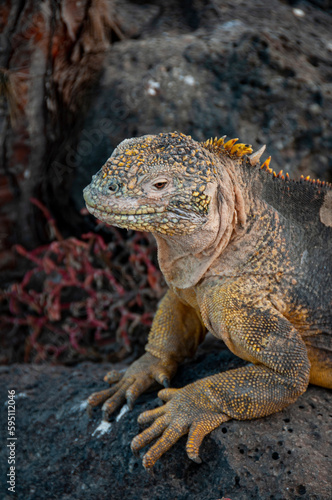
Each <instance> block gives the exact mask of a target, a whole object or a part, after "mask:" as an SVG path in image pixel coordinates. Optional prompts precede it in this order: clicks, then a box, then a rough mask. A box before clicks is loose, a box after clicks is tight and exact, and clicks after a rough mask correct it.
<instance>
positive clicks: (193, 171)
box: [84, 132, 251, 235]
mask: <svg viewBox="0 0 332 500" xmlns="http://www.w3.org/2000/svg"><path fill="white" fill-rule="evenodd" d="M220 141H222V142H223V140H220ZM220 141H219V143H220V146H221V142H220ZM211 144H212V142H211ZM233 144H234V143H233ZM202 146H205V147H202ZM208 146H209V142H207V143H203V145H202V144H200V143H198V142H196V141H194V140H193V139H192V138H191V137H190V136H186V135H184V134H181V133H176V132H174V133H167V134H159V135H146V136H143V137H140V138H137V139H127V140H125V141H123V142H121V144H120V145H119V146H118V147H117V148H116V149H115V150H114V152H113V154H112V156H111V157H110V158H109V159H108V160H107V162H106V163H105V165H104V166H103V167H102V169H101V170H100V171H99V172H98V173H97V174H96V175H95V176H93V179H92V182H91V184H90V185H89V186H87V187H86V188H85V189H84V199H85V202H86V205H87V208H88V210H89V211H90V212H91V213H92V214H93V215H95V216H96V217H97V218H98V219H100V220H102V221H104V222H106V223H108V224H112V225H115V226H119V227H125V228H128V229H136V230H139V231H149V232H152V233H161V234H167V235H179V234H188V233H191V232H193V231H195V230H197V229H199V228H201V227H202V226H203V225H204V224H206V222H207V221H208V218H209V212H210V211H211V201H212V200H213V197H214V196H215V195H216V189H217V184H218V179H219V180H220V171H219V172H218V169H217V165H216V163H215V162H214V159H213V155H212V154H211V152H210V151H209V149H208ZM223 146H225V145H223ZM242 146H243V145H242ZM231 147H233V145H231ZM226 151H227V149H226ZM248 151H249V150H248ZM250 151H251V150H250Z"/></svg>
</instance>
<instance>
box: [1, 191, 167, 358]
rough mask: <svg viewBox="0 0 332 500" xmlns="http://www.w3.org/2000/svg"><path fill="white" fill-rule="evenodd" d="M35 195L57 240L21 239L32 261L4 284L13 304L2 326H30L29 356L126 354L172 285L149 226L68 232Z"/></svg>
mask: <svg viewBox="0 0 332 500" xmlns="http://www.w3.org/2000/svg"><path fill="white" fill-rule="evenodd" d="M31 201H32V203H34V204H35V205H36V206H37V207H38V208H39V209H40V210H41V211H42V213H43V215H44V216H45V218H46V220H47V222H48V225H49V227H50V230H51V233H52V234H53V236H54V238H55V240H54V241H52V242H51V243H50V244H48V245H43V246H40V247H38V248H36V249H34V250H32V251H27V250H26V249H25V248H23V247H22V246H20V245H16V247H15V249H16V252H17V253H18V254H19V255H20V256H22V257H24V258H25V259H28V261H29V262H30V269H29V270H28V271H26V273H25V275H24V276H23V279H22V280H21V281H20V282H17V283H12V284H11V285H10V286H9V287H8V289H7V290H2V291H0V302H1V303H2V309H3V308H4V307H3V305H4V304H5V305H6V306H7V307H5V309H7V310H6V311H5V314H3V315H2V317H1V318H0V328H1V329H2V331H7V332H8V335H9V334H10V331H11V330H13V329H15V331H17V328H21V330H22V328H23V330H24V337H25V347H24V359H23V360H24V361H25V362H31V361H33V362H40V361H53V362H67V363H68V362H70V363H72V362H75V361H82V360H83V359H102V360H109V359H112V360H119V359H121V358H123V357H124V356H125V355H126V354H127V353H128V352H129V351H130V350H131V338H133V339H134V340H135V341H136V340H138V337H143V338H142V341H143V342H144V340H145V337H146V333H147V331H148V327H149V326H150V325H151V322H152V317H153V312H154V310H155V308H156V302H157V300H159V299H160V297H161V296H162V294H163V293H164V291H165V288H164V284H163V279H162V275H161V273H160V271H159V270H158V269H157V267H156V265H155V263H154V262H153V260H152V259H153V254H154V245H153V243H152V240H150V237H149V235H146V234H144V233H130V234H129V237H128V238H124V237H123V234H122V232H120V231H118V230H117V229H116V228H111V235H112V238H111V242H110V243H108V244H106V243H105V241H104V239H103V238H102V236H101V235H98V234H96V233H92V232H89V233H87V234H83V235H82V236H81V238H80V239H78V238H74V237H71V238H67V239H64V238H63V237H62V235H61V234H60V232H59V230H58V228H57V226H56V223H55V221H54V219H53V218H52V216H51V214H50V213H49V211H48V210H47V208H46V207H45V206H44V205H42V204H41V203H40V202H39V201H38V200H36V199H32V200H31ZM130 334H131V335H130ZM130 337H131V338H130ZM7 341H8V338H7ZM143 342H141V344H143ZM9 361H10V360H9ZM7 362H8V361H7Z"/></svg>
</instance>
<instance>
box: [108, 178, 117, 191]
mask: <svg viewBox="0 0 332 500" xmlns="http://www.w3.org/2000/svg"><path fill="white" fill-rule="evenodd" d="M118 189H119V184H118V183H117V182H115V181H113V182H111V183H110V185H109V186H108V190H109V191H111V193H116V192H117V191H118Z"/></svg>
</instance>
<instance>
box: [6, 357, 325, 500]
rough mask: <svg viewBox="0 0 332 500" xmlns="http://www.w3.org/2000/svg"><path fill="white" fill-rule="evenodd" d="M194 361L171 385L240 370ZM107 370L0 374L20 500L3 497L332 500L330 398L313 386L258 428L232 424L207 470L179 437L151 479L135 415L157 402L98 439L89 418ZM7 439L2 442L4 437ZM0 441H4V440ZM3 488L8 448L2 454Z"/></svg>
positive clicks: (209, 443)
mask: <svg viewBox="0 0 332 500" xmlns="http://www.w3.org/2000/svg"><path fill="white" fill-rule="evenodd" d="M209 351H210V352H205V353H202V351H201V353H199V354H198V355H197V357H196V360H194V361H190V362H189V363H187V364H186V365H184V366H183V367H181V369H180V371H179V373H178V375H177V376H176V378H175V379H174V384H173V385H174V386H182V385H183V384H186V383H188V382H191V381H193V380H194V379H196V378H199V377H202V376H205V375H207V374H211V373H215V372H217V371H219V370H220V369H221V370H225V369H228V368H235V367H238V366H240V365H242V364H243V361H242V360H239V359H238V358H236V357H235V356H233V355H232V354H231V353H230V352H229V351H227V350H223V349H221V350H219V352H218V351H217V352H216V351H215V349H210V350H209ZM109 369H110V366H109V365H108V366H106V365H94V364H91V363H84V364H81V365H78V366H77V367H75V368H67V367H50V366H37V365H32V366H31V365H30V366H28V365H13V366H11V367H2V368H1V372H0V377H1V384H0V387H1V402H2V403H1V404H2V419H1V420H2V422H3V424H2V425H3V428H5V427H4V426H5V424H4V422H5V421H6V407H4V403H5V401H6V400H7V390H8V389H15V390H16V394H17V397H16V416H17V419H16V432H17V434H16V435H17V442H16V457H17V478H16V481H17V482H16V495H13V494H12V493H9V492H8V491H7V492H6V491H5V490H4V489H3V488H2V492H1V493H2V495H1V497H2V498H5V499H8V500H9V499H12V498H18V499H23V498H24V500H32V499H33V500H39V499H40V500H44V499H46V498H47V499H48V500H50V499H59V498H61V499H62V500H66V499H76V498H77V499H79V498H86V499H95V498H98V499H101V500H103V499H110V498H111V499H112V500H123V499H124V498H125V499H126V500H131V499H135V500H136V499H138V498H139V499H142V500H168V499H172V500H174V499H177V500H182V499H190V500H191V499H195V500H196V499H197V500H202V499H204V500H217V499H221V498H222V497H223V496H224V497H226V498H230V499H231V500H248V499H260V500H265V499H266V500H282V499H287V500H288V499H292V500H293V499H294V500H295V499H296V500H300V499H307V500H328V499H330V498H331V472H330V471H331V448H329V446H330V445H329V442H328V437H329V432H330V431H331V404H332V394H331V391H328V390H325V389H322V388H318V387H314V386H310V387H309V389H308V391H307V392H306V393H305V394H304V395H303V396H301V397H300V398H299V399H298V401H297V402H296V403H295V404H293V405H292V406H290V407H289V408H287V409H285V410H284V411H282V412H280V413H278V414H275V415H272V416H270V417H266V418H264V419H260V420H255V421H246V422H238V421H230V422H227V423H225V424H224V425H222V426H221V427H220V428H218V429H217V430H215V431H214V432H212V434H211V435H210V436H208V437H207V438H206V439H205V440H204V442H203V445H202V447H201V458H202V459H203V463H202V464H201V465H197V464H195V463H193V462H191V461H190V460H189V459H188V458H187V456H186V453H185V442H186V438H182V439H181V440H180V441H179V442H178V443H177V444H176V445H175V446H174V447H173V448H172V449H171V450H170V451H169V452H168V453H167V454H166V455H165V456H164V457H162V458H161V460H160V461H159V462H158V463H157V465H156V467H155V471H154V476H153V477H151V476H150V475H149V474H148V473H147V472H145V471H144V469H143V467H142V464H141V458H139V457H135V456H133V455H132V453H131V451H130V441H131V439H132V438H133V437H134V436H135V434H137V432H138V430H139V427H138V424H137V421H136V420H137V416H138V414H139V413H140V412H142V411H144V410H146V409H151V408H153V407H155V406H156V405H157V404H158V401H159V400H158V399H157V397H156V393H152V394H147V395H144V396H142V397H141V398H140V400H139V402H138V403H137V405H136V406H135V408H134V410H133V411H132V412H127V413H122V416H121V418H114V420H113V421H112V422H111V425H110V426H109V427H108V429H107V431H106V432H105V433H104V434H103V433H102V432H98V431H97V430H96V429H97V428H98V426H99V424H100V422H101V413H100V410H99V409H96V410H94V413H93V415H92V417H91V418H90V417H89V416H88V414H87V412H86V411H85V409H84V401H85V399H86V397H87V396H88V395H89V394H90V393H91V392H94V391H96V390H99V389H100V388H102V387H103V386H104V383H103V382H102V381H101V379H102V376H103V374H104V373H105V372H106V371H108V370H109ZM4 434H5V433H4ZM3 437H7V436H6V435H3ZM0 453H1V455H2V456H1V459H0V466H1V478H2V479H1V481H2V485H4V479H3V478H5V477H6V474H7V468H8V465H7V449H6V447H5V446H2V447H1V452H0Z"/></svg>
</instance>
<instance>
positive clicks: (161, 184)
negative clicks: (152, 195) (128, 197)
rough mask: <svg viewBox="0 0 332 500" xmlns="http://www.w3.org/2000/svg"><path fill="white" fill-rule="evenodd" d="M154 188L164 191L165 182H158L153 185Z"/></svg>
mask: <svg viewBox="0 0 332 500" xmlns="http://www.w3.org/2000/svg"><path fill="white" fill-rule="evenodd" d="M153 185H154V187H155V188H157V189H159V190H160V189H164V187H165V186H167V181H160V182H156V183H155V184H153Z"/></svg>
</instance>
